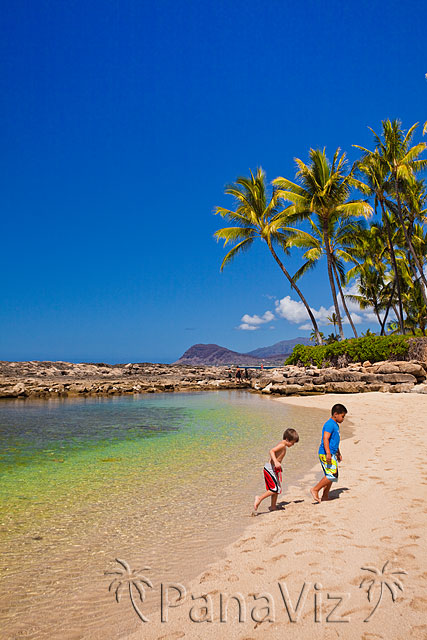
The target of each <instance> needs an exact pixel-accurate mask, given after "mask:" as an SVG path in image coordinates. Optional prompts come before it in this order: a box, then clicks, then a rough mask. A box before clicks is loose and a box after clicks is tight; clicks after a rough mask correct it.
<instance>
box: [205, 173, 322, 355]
mask: <svg viewBox="0 0 427 640" xmlns="http://www.w3.org/2000/svg"><path fill="white" fill-rule="evenodd" d="M225 193H226V194H228V195H231V196H233V197H234V198H235V200H236V203H237V207H236V210H235V211H232V210H231V209H225V208H224V207H217V208H216V209H215V214H219V215H220V216H221V217H222V218H226V219H227V220H228V221H230V222H233V223H235V225H236V226H234V227H225V228H223V229H219V230H218V231H216V232H215V237H216V238H217V240H224V246H226V245H228V244H229V243H233V244H234V246H233V248H232V249H231V250H230V251H229V252H228V253H227V255H226V256H225V258H224V259H223V261H222V264H221V271H222V270H223V268H224V267H225V265H226V264H228V263H229V262H231V261H232V260H233V258H234V257H235V256H236V255H237V254H238V253H241V252H243V251H247V250H248V249H249V248H250V247H251V245H252V244H253V242H254V241H255V240H256V239H260V240H262V241H264V242H265V243H266V244H267V246H268V249H269V251H270V253H271V255H272V256H273V258H274V259H275V261H276V263H277V264H278V265H279V267H280V269H281V270H282V273H283V274H284V275H285V277H286V278H287V279H288V281H289V283H290V285H291V287H292V288H293V289H294V290H295V291H296V293H297V294H298V296H299V297H300V299H301V302H302V303H303V305H304V307H305V308H306V311H307V313H308V315H309V317H310V320H311V323H312V325H313V328H314V331H315V332H316V339H317V343H318V344H322V337H321V335H320V332H319V328H318V326H317V322H316V319H315V317H314V315H313V312H312V310H311V309H310V306H309V305H308V302H307V300H306V299H305V297H304V296H303V294H302V292H301V290H300V289H299V288H298V286H297V285H296V283H295V281H294V279H293V278H292V277H291V275H290V274H289V273H288V271H287V269H286V268H285V266H284V264H283V262H282V261H281V260H280V258H279V256H278V255H277V253H276V250H275V247H276V246H280V247H281V248H282V249H283V250H284V252H285V254H287V253H288V252H289V248H288V247H287V239H288V234H287V233H286V232H284V231H282V230H281V229H280V226H281V225H282V223H283V220H284V219H285V218H286V210H285V209H283V207H280V206H279V197H278V192H277V190H276V189H273V192H272V194H271V197H270V198H268V194H267V189H266V186H265V173H264V171H263V170H262V169H261V168H258V169H257V172H256V175H255V176H254V175H253V173H252V171H251V175H250V177H249V178H245V177H240V178H238V179H237V180H236V182H235V183H233V184H231V185H228V186H227V187H226V189H225Z"/></svg>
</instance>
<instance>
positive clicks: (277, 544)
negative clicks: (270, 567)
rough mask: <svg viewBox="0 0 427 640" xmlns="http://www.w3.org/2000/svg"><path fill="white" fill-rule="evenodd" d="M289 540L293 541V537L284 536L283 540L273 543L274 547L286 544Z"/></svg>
mask: <svg viewBox="0 0 427 640" xmlns="http://www.w3.org/2000/svg"><path fill="white" fill-rule="evenodd" d="M287 542H292V538H283V540H279V541H278V542H274V544H272V545H271V546H272V547H278V546H279V545H281V544H286V543H287Z"/></svg>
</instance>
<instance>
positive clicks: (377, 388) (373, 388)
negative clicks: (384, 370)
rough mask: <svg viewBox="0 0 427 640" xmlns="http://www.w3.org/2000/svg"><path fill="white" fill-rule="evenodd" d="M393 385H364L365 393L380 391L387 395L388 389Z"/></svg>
mask: <svg viewBox="0 0 427 640" xmlns="http://www.w3.org/2000/svg"><path fill="white" fill-rule="evenodd" d="M392 386H393V385H391V384H379V383H376V382H374V383H373V384H369V383H368V384H367V385H366V391H380V392H381V393H387V392H388V391H390V387H392Z"/></svg>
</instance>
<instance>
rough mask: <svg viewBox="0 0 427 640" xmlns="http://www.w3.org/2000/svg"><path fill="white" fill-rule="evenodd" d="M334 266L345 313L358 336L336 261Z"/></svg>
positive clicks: (355, 334)
mask: <svg viewBox="0 0 427 640" xmlns="http://www.w3.org/2000/svg"><path fill="white" fill-rule="evenodd" d="M332 266H333V268H334V274H335V280H336V281H337V285H338V291H339V292H340V296H341V300H342V306H343V307H344V311H345V313H346V315H347V318H348V321H349V323H350V325H351V328H352V329H353V333H354V337H355V338H357V337H358V335H357V331H356V327H355V326H354V323H353V320H352V318H351V314H350V312H349V310H348V308H347V303H346V301H345V297H344V293H343V290H342V287H341V282H340V280H339V274H338V272H337V268H336V266H335V262H333V263H332Z"/></svg>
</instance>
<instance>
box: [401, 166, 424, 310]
mask: <svg viewBox="0 0 427 640" xmlns="http://www.w3.org/2000/svg"><path fill="white" fill-rule="evenodd" d="M394 184H395V189H396V195H397V216H398V218H399V222H400V224H401V227H402V229H403V233H404V234H405V240H406V244H407V246H408V248H409V251H410V252H411V255H412V257H413V259H414V262H415V264H416V265H417V268H418V271H419V272H420V276H421V279H422V281H423V283H424V287H425V288H424V287H421V290H422V294H423V299H424V303H425V305H426V306H427V297H426V290H427V278H426V277H425V275H424V271H423V268H422V266H421V263H420V261H419V259H418V256H417V254H416V252H415V249H414V246H413V244H412V242H411V238H410V237H409V234H408V230H407V228H406V224H405V222H404V220H403V216H402V203H401V200H400V192H399V188H398V184H397V176H396V175H395V176H394ZM415 277H416V279H417V280H418V277H419V276H415Z"/></svg>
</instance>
